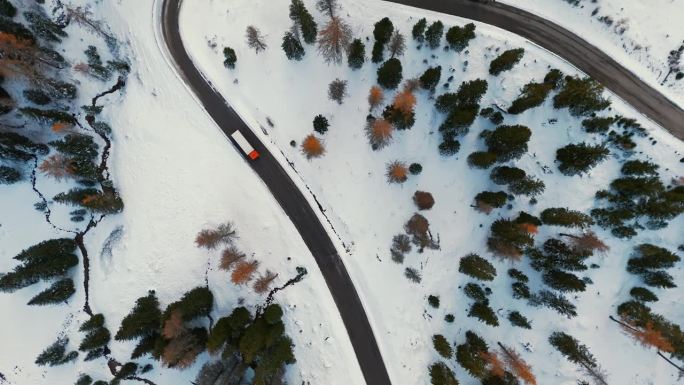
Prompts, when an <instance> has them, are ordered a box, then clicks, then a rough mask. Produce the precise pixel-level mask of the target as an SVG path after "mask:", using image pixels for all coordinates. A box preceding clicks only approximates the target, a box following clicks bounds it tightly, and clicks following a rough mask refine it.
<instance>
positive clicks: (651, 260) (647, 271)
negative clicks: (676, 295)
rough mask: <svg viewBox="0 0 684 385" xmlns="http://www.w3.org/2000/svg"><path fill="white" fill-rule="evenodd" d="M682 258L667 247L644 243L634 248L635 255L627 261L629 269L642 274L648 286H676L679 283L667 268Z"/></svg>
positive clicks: (633, 272) (631, 271)
mask: <svg viewBox="0 0 684 385" xmlns="http://www.w3.org/2000/svg"><path fill="white" fill-rule="evenodd" d="M680 260H681V258H680V257H679V256H678V255H676V254H674V253H672V252H671V251H669V250H667V249H665V248H662V247H658V246H655V245H652V244H649V243H642V244H640V245H638V246H636V247H635V248H634V255H633V256H632V258H630V259H629V261H627V271H628V272H630V273H632V274H636V275H639V276H641V278H642V279H643V280H644V283H645V284H646V285H648V286H651V287H655V288H675V287H677V284H676V283H675V281H674V278H673V277H672V276H671V275H670V274H669V273H668V272H667V271H666V270H667V269H670V268H672V267H674V265H675V264H676V263H677V262H679V261H680ZM646 296H647V295H646Z"/></svg>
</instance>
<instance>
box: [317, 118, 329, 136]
mask: <svg viewBox="0 0 684 385" xmlns="http://www.w3.org/2000/svg"><path fill="white" fill-rule="evenodd" d="M328 127H330V123H328V118H326V117H325V116H323V115H316V117H315V118H314V120H313V128H314V131H316V132H318V133H319V134H321V135H323V134H325V133H326V132H327V131H328Z"/></svg>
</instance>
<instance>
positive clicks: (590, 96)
mask: <svg viewBox="0 0 684 385" xmlns="http://www.w3.org/2000/svg"><path fill="white" fill-rule="evenodd" d="M553 106H554V107H555V108H566V107H567V108H568V109H570V113H571V114H572V115H574V116H587V115H590V114H592V113H594V112H598V111H601V110H605V109H606V108H608V107H609V106H610V101H609V100H608V99H605V98H604V97H603V86H602V85H600V84H599V83H597V82H596V81H595V80H593V79H591V78H588V77H586V78H579V77H577V76H566V77H565V79H564V80H563V86H562V88H561V90H560V91H559V92H558V94H557V95H556V96H555V97H554V98H553Z"/></svg>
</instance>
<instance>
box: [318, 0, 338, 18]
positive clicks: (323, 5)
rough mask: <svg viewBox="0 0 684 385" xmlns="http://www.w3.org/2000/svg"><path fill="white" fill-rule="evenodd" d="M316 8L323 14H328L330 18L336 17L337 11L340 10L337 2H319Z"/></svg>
mask: <svg viewBox="0 0 684 385" xmlns="http://www.w3.org/2000/svg"><path fill="white" fill-rule="evenodd" d="M316 8H317V9H318V10H319V11H321V12H322V13H327V14H328V16H330V18H331V19H332V18H334V17H335V11H337V9H338V8H339V5H338V4H337V0H318V2H316Z"/></svg>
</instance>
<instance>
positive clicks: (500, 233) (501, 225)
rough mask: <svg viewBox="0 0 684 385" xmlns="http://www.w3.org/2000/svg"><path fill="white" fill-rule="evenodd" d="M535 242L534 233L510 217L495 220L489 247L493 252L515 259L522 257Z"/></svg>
mask: <svg viewBox="0 0 684 385" xmlns="http://www.w3.org/2000/svg"><path fill="white" fill-rule="evenodd" d="M533 243H534V241H533V239H532V235H530V233H529V232H528V231H527V230H526V228H525V227H524V226H521V225H520V224H518V223H515V222H514V221H512V220H510V219H498V220H496V221H494V223H492V226H491V229H490V235H489V238H488V239H487V247H488V248H489V250H490V251H491V252H492V253H494V254H496V255H498V256H500V257H502V258H511V259H513V260H518V259H520V257H522V255H523V252H524V250H525V248H527V247H529V246H532V244H533Z"/></svg>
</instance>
